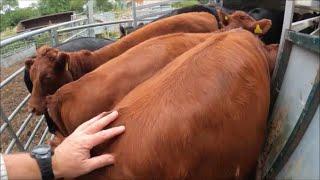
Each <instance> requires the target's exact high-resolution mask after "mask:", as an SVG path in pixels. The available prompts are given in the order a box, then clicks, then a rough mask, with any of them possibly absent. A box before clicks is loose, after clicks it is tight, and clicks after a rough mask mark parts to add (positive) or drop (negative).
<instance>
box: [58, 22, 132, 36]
mask: <svg viewBox="0 0 320 180" xmlns="http://www.w3.org/2000/svg"><path fill="white" fill-rule="evenodd" d="M132 21H133V19H127V20H121V21H108V22H103V23H95V24H86V25H82V26H77V27H70V28H64V29H59V30H57V32H58V33H62V32H68V31H74V30H78V29H84V28H90V27H96V26H105V25H113V24H120V23H127V22H132Z"/></svg>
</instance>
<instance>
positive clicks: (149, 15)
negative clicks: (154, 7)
mask: <svg viewBox="0 0 320 180" xmlns="http://www.w3.org/2000/svg"><path fill="white" fill-rule="evenodd" d="M171 11H172V10H166V11H160V12H154V13H150V14H145V15H141V16H138V17H137V20H138V21H139V20H141V19H144V18H147V17H154V16H159V15H163V14H168V13H170V12H171Z"/></svg>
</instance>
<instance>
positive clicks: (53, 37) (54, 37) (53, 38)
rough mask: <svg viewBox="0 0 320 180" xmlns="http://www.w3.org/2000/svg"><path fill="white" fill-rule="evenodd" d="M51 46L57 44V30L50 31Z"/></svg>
mask: <svg viewBox="0 0 320 180" xmlns="http://www.w3.org/2000/svg"><path fill="white" fill-rule="evenodd" d="M50 36H51V37H50V38H51V46H56V45H57V44H58V43H59V42H58V41H59V40H58V32H57V29H51V30H50Z"/></svg>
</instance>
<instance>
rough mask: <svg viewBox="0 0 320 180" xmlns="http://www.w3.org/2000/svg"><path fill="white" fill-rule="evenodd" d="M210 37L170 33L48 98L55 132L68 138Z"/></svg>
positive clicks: (136, 48)
mask: <svg viewBox="0 0 320 180" xmlns="http://www.w3.org/2000/svg"><path fill="white" fill-rule="evenodd" d="M209 36H210V33H178V34H169V35H164V36H160V37H156V38H152V39H150V40H147V41H145V42H143V43H141V44H139V45H137V46H135V47H133V48H131V49H130V50H128V51H127V52H125V53H123V54H122V55H120V56H118V57H116V58H114V59H113V60H112V61H109V62H107V63H105V64H103V65H101V66H100V67H98V68H97V69H96V70H94V71H92V72H90V73H88V74H86V75H85V76H83V77H81V78H80V79H79V80H77V81H74V82H71V83H69V84H66V85H64V86H63V87H61V88H59V89H58V90H57V91H56V93H54V94H53V95H50V96H47V107H48V112H49V115H50V117H51V118H52V120H53V121H54V123H55V124H56V125H57V126H58V130H59V131H61V133H62V134H63V135H64V136H68V135H69V134H70V133H71V132H73V131H74V129H75V128H76V127H78V126H79V125H80V124H81V123H83V122H85V121H86V120H88V119H90V118H91V117H93V116H94V115H96V114H97V113H99V112H101V111H104V110H105V109H110V110H111V109H112V108H113V107H114V105H115V104H116V103H118V102H119V101H120V100H121V99H122V98H123V97H124V96H125V95H126V94H127V93H128V92H129V91H130V90H132V89H133V88H134V87H136V86H137V85H138V84H140V83H141V82H143V81H145V80H146V79H148V78H150V77H151V76H152V75H153V74H155V73H156V72H157V71H158V70H160V69H162V68H163V67H164V66H165V65H167V64H168V63H169V62H171V61H172V60H173V59H175V58H176V57H178V56H179V55H181V54H182V53H184V52H185V51H188V50H189V49H191V48H192V47H194V46H196V45H197V44H199V43H201V42H203V41H205V40H206V39H207V38H208V37H209ZM75 104H77V106H76V108H75V107H74V105H75Z"/></svg>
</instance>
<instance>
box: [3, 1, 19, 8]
mask: <svg viewBox="0 0 320 180" xmlns="http://www.w3.org/2000/svg"><path fill="white" fill-rule="evenodd" d="M0 6H1V9H3V6H10V7H13V8H14V7H17V6H18V0H0Z"/></svg>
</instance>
